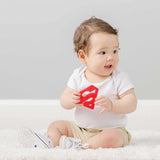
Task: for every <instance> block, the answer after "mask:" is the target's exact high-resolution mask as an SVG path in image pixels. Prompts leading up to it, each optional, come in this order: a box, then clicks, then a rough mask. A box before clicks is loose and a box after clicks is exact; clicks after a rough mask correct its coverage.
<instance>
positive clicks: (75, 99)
mask: <svg viewBox="0 0 160 160" xmlns="http://www.w3.org/2000/svg"><path fill="white" fill-rule="evenodd" d="M80 95H81V94H80V93H79V92H77V91H74V92H73V94H72V103H73V104H74V105H75V106H83V105H82V104H78V103H79V102H80Z"/></svg>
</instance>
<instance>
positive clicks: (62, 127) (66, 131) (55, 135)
mask: <svg viewBox="0 0 160 160" xmlns="http://www.w3.org/2000/svg"><path fill="white" fill-rule="evenodd" d="M62 135H65V136H67V137H73V133H72V130H71V127H70V122H69V121H64V120H59V121H55V122H52V123H51V124H50V126H49V127H48V131H47V136H48V138H49V139H51V140H52V142H53V144H54V147H56V146H58V145H59V140H60V138H61V136H62Z"/></svg>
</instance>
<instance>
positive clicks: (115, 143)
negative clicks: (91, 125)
mask: <svg viewBox="0 0 160 160" xmlns="http://www.w3.org/2000/svg"><path fill="white" fill-rule="evenodd" d="M123 139H124V138H123V133H122V132H121V130H119V129H106V130H104V131H102V132H101V133H99V134H98V135H96V136H93V137H91V138H90V139H88V140H86V141H83V144H84V143H88V144H89V148H93V149H96V148H99V147H102V148H118V147H122V146H123V143H124V140H123Z"/></svg>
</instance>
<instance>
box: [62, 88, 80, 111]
mask: <svg viewBox="0 0 160 160" xmlns="http://www.w3.org/2000/svg"><path fill="white" fill-rule="evenodd" d="M79 101H80V93H79V92H77V91H75V90H73V89H71V88H69V87H67V88H66V89H65V90H64V92H63V93H62V95H61V97H60V103H61V105H62V106H63V107H64V108H65V109H72V108H74V107H75V105H76V106H81V105H80V104H77V103H78V102H79Z"/></svg>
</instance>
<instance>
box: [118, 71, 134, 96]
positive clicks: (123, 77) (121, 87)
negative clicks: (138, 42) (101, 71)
mask: <svg viewBox="0 0 160 160" xmlns="http://www.w3.org/2000/svg"><path fill="white" fill-rule="evenodd" d="M116 81H117V92H118V95H122V94H123V93H125V92H126V91H128V90H129V89H132V88H134V85H133V84H132V82H131V81H130V79H129V77H128V75H127V74H126V73H124V72H118V73H117V76H116Z"/></svg>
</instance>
